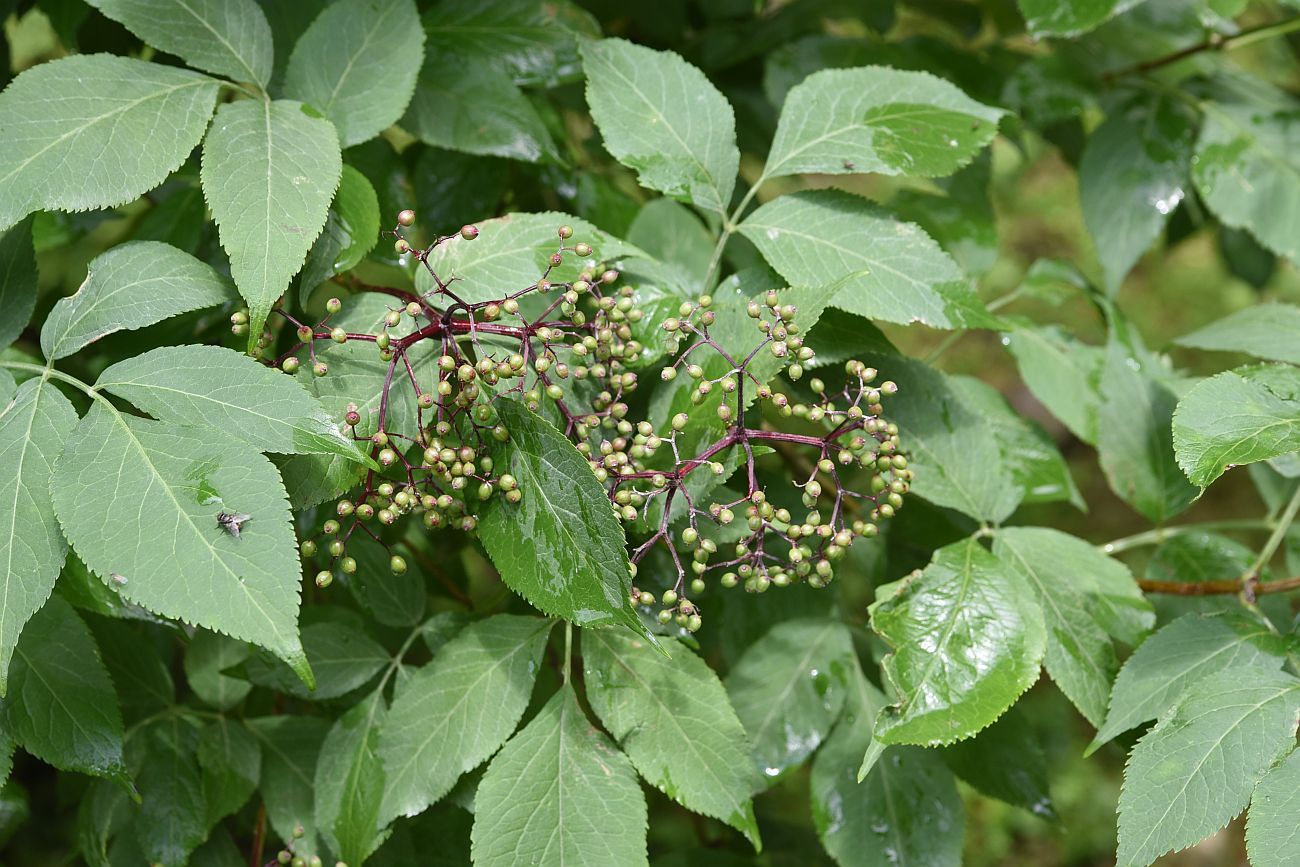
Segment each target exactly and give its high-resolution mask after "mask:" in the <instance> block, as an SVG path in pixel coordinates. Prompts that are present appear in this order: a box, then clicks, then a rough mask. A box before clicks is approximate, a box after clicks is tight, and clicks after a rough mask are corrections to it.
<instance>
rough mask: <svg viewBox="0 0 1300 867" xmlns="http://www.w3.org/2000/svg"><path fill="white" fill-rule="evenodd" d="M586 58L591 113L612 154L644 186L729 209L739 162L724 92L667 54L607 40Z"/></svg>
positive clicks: (588, 49) (587, 47) (587, 48)
mask: <svg viewBox="0 0 1300 867" xmlns="http://www.w3.org/2000/svg"><path fill="white" fill-rule="evenodd" d="M582 58H583V65H584V67H585V71H586V73H587V103H588V105H589V106H590V107H591V116H592V118H593V119H594V120H595V121H596V126H597V127H599V128H600V134H601V136H602V137H603V138H604V141H605V148H606V149H607V150H608V151H609V152H610V154H612V155H613V157H614V159H616V160H618V161H619V162H621V163H622V164H623V165H625V166H627V167H628V168H630V169H634V170H635V171H636V173H637V177H638V180H639V181H640V183H641V186H643V187H649V188H650V189H653V190H659V191H660V192H662V193H664V194H666V195H669V196H672V197H673V198H675V199H679V200H681V201H687V202H692V203H694V204H695V205H698V206H699V207H700V208H703V209H704V210H706V211H713V212H715V213H718V214H725V213H726V211H727V209H728V207H729V206H730V204H731V193H732V191H733V190H734V189H735V188H736V171H737V170H738V169H739V167H740V151H739V150H738V149H737V147H736V122H735V115H734V113H733V112H732V110H731V104H730V103H728V102H727V99H726V97H724V96H723V95H722V94H721V93H719V92H718V89H717V88H716V87H714V86H713V84H712V83H711V82H710V81H709V80H708V78H706V77H705V75H704V73H702V72H700V70H699V69H697V68H695V67H694V66H692V65H691V64H689V63H687V62H686V61H685V60H683V59H682V58H681V57H680V56H679V55H677V54H674V53H673V52H670V51H655V50H653V49H650V48H645V47H643V46H640V45H634V44H633V43H631V42H627V41H626V40H623V39H602V40H600V41H599V42H588V43H586V44H584V45H583V47H582Z"/></svg>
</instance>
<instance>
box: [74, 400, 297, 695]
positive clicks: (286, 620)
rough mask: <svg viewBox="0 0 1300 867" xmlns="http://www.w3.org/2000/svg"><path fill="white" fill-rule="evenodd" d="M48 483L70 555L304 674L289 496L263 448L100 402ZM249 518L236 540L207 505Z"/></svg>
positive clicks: (147, 599) (167, 609)
mask: <svg viewBox="0 0 1300 867" xmlns="http://www.w3.org/2000/svg"><path fill="white" fill-rule="evenodd" d="M51 491H52V493H53V495H54V509H55V512H56V513H57V514H58V516H59V523H60V524H61V525H62V527H63V532H64V534H65V535H66V536H67V537H68V541H69V542H71V544H72V547H73V548H74V549H76V551H77V555H78V556H79V557H81V559H82V560H83V561H85V563H86V565H87V566H89V567H90V568H91V569H92V570H94V571H95V572H96V573H97V574H98V575H99V576H100V577H101V578H103V579H104V580H106V581H108V580H110V576H112V575H119V576H121V577H122V579H124V580H121V581H120V580H117V579H113V586H115V587H117V589H118V592H119V593H120V594H121V595H122V596H124V597H125V598H127V599H130V600H132V601H134V602H137V603H139V604H140V605H142V606H144V607H145V608H148V609H149V610H151V611H154V612H157V613H158V614H162V615H164V616H167V617H178V618H181V619H183V620H185V621H187V622H190V623H194V624H196V625H199V626H206V627H208V628H209V629H215V630H218V631H220V632H224V633H226V634H228V635H230V636H231V637H233V638H238V639H241V640H244V641H250V642H253V643H254V644H258V645H260V646H262V647H266V648H267V649H269V650H271V651H272V652H273V653H275V654H276V655H277V656H279V657H280V658H281V659H284V660H285V661H286V662H288V663H289V664H290V666H292V667H293V668H294V670H295V671H296V672H297V673H298V676H299V677H301V678H303V679H304V680H305V681H307V682H310V678H311V671H310V669H309V668H308V667H307V664H306V659H305V657H304V656H303V653H302V645H301V644H300V643H299V641H298V628H297V619H298V601H299V600H298V590H299V581H300V576H301V571H300V567H299V564H298V552H297V546H296V544H295V542H294V535H293V528H292V526H291V524H290V520H289V504H288V502H287V501H286V500H285V494H284V486H283V485H281V484H280V479H279V476H277V475H276V472H275V467H274V466H272V464H271V462H270V461H268V460H267V459H266V458H265V457H263V456H261V455H259V454H256V453H255V452H254V453H250V451H249V450H248V447H247V446H245V445H243V444H242V443H240V442H238V441H237V440H234V439H231V438H229V437H228V436H226V435H225V434H222V433H220V432H218V431H215V430H208V429H195V428H183V427H174V426H172V425H168V424H164V423H161V422H153V421H149V420H147V419H138V418H127V417H125V416H122V415H120V414H119V413H118V412H117V411H116V410H113V409H110V408H107V407H106V405H105V404H104V403H102V402H97V403H96V404H95V406H94V407H93V408H92V409H91V410H90V412H89V413H87V414H86V417H85V418H84V419H82V420H81V423H80V424H79V425H77V428H76V430H75V431H74V432H73V434H72V436H71V438H70V445H69V447H68V448H67V449H65V450H64V453H63V457H62V458H61V459H60V462H59V467H58V468H57V470H56V471H55V474H54V482H53V484H52V488H51ZM221 511H227V512H231V513H235V514H241V515H249V516H251V517H250V518H249V519H248V520H247V522H246V523H244V524H243V529H242V531H241V533H240V535H239V537H238V538H236V537H234V536H232V535H230V534H228V533H225V532H223V531H222V530H221V528H220V527H218V525H217V522H216V518H217V513H219V512H221Z"/></svg>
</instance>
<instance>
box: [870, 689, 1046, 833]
mask: <svg viewBox="0 0 1300 867" xmlns="http://www.w3.org/2000/svg"><path fill="white" fill-rule="evenodd" d="M1022 708H1023V705H1014V706H1013V707H1012V708H1011V709H1010V710H1008V711H1007V712H1006V713H1004V714H1003V715H1002V716H1000V717H998V721H997V722H995V723H993V725H991V726H989V727H988V728H986V729H984V730H983V731H982V732H980V733H979V734H977V735H975V737H973V738H969V739H968V740H964V741H958V742H957V743H955V744H949V745H948V746H946V747H944V748H943V750H942V751H941V752H940V757H941V758H942V759H943V761H944V763H945V764H946V765H947V766H948V767H949V768H951V769H952V771H953V773H955V774H956V775H957V776H959V777H961V778H962V779H963V780H965V781H966V782H967V783H970V784H971V785H972V786H974V787H975V788H976V789H978V790H979V791H981V792H983V793H984V794H986V795H988V796H989V797H992V798H997V799H998V800H1000V801H1003V802H1004V803H1007V804H1011V805H1012V806H1016V807H1023V808H1024V809H1026V810H1028V811H1029V812H1031V813H1033V814H1034V815H1035V816H1038V817H1040V818H1043V819H1054V818H1056V808H1055V807H1054V806H1053V804H1052V794H1051V792H1050V791H1049V789H1048V782H1047V756H1046V754H1045V752H1044V750H1043V745H1042V743H1041V742H1040V741H1041V740H1042V739H1041V737H1040V736H1039V734H1038V732H1036V731H1035V730H1034V726H1033V725H1031V724H1030V720H1029V714H1028V713H1027V712H1026V711H1024V710H1023V709H1022ZM853 759H854V760H856V756H855V757H853Z"/></svg>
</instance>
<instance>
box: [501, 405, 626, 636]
mask: <svg viewBox="0 0 1300 867" xmlns="http://www.w3.org/2000/svg"><path fill="white" fill-rule="evenodd" d="M495 406H496V408H497V414H498V416H499V417H500V420H501V424H502V425H504V426H505V428H506V430H508V431H509V432H510V441H509V442H508V443H503V444H499V445H497V446H495V447H494V448H493V453H494V460H495V463H496V466H497V467H499V468H500V469H501V470H502V471H504V472H509V473H512V474H513V475H514V477H515V478H516V479H517V480H518V481H519V490H520V491H522V492H523V495H524V496H523V500H521V501H520V503H519V504H518V505H511V504H510V503H507V502H505V499H504V498H503V497H493V498H492V499H491V500H489V501H488V502H487V504H486V505H485V506H484V508H483V512H482V514H481V515H480V516H479V528H478V532H479V538H480V539H481V540H482V542H483V547H484V548H485V549H486V550H487V553H488V556H489V557H491V558H492V563H493V565H495V566H496V567H497V569H498V570H499V571H500V572H501V578H502V580H504V581H505V582H506V584H508V585H509V586H510V588H511V589H512V590H514V591H515V592H516V593H518V594H519V595H520V596H522V597H524V598H525V599H527V600H528V601H529V602H531V603H532V604H533V605H534V606H535V607H536V608H539V609H541V610H542V611H544V612H545V613H547V614H552V615H556V616H559V617H563V618H564V619H566V620H569V621H571V622H573V623H577V624H578V625H580V626H605V625H609V624H614V623H621V624H622V625H624V626H627V627H628V628H630V629H632V630H633V631H634V632H640V633H642V634H648V633H646V630H645V627H644V626H643V625H642V624H641V620H640V618H639V617H637V614H636V611H635V609H633V607H632V603H631V601H630V599H629V596H628V594H629V593H631V588H632V576H631V571H630V567H629V565H628V558H627V545H626V542H625V541H624V535H623V527H622V525H621V524H620V523H619V522H618V519H617V518H615V517H614V512H613V510H612V509H611V508H610V505H609V497H608V496H607V495H606V493H605V489H604V488H602V487H601V485H600V483H599V482H598V481H596V476H595V474H594V473H593V472H592V471H591V465H590V464H588V463H587V459H586V458H584V457H583V456H582V455H581V454H579V453H578V450H577V449H576V448H574V447H573V444H572V443H571V442H569V441H568V440H567V439H565V437H564V435H563V434H561V433H560V432H559V431H558V430H556V429H555V428H554V427H552V426H551V424H550V423H549V422H547V421H546V420H544V419H542V418H540V417H539V416H537V415H535V414H533V413H531V412H529V411H528V409H527V407H525V406H524V405H523V404H521V403H518V402H516V401H513V400H499V401H497V402H496V404H495Z"/></svg>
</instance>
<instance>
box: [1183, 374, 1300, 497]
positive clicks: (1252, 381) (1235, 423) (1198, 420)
mask: <svg viewBox="0 0 1300 867" xmlns="http://www.w3.org/2000/svg"><path fill="white" fill-rule="evenodd" d="M1173 441H1174V442H1173V444H1174V452H1175V453H1176V454H1177V455H1178V466H1180V467H1182V469H1183V472H1185V473H1186V474H1187V478H1188V479H1190V480H1191V482H1192V484H1194V485H1197V486H1199V487H1201V488H1205V487H1206V486H1207V485H1209V484H1210V483H1211V482H1213V481H1214V480H1215V479H1217V478H1218V477H1219V476H1221V475H1223V473H1224V471H1225V470H1228V469H1231V468H1232V467H1235V466H1240V465H1242V464H1250V463H1254V462H1256V461H1266V460H1268V459H1270V458H1275V457H1278V456H1279V455H1285V454H1288V453H1290V452H1294V451H1296V450H1297V449H1300V369H1297V368H1295V367H1291V366H1289V365H1282V364H1262V365H1256V366H1252V367H1239V368H1237V369H1236V370H1229V371H1226V372H1224V373H1220V374H1219V375H1218V376H1212V377H1210V378H1209V379H1205V380H1202V381H1201V382H1199V383H1197V384H1196V385H1195V386H1193V387H1192V389H1191V391H1189V392H1187V394H1185V395H1183V399H1182V400H1180V401H1179V402H1178V408H1177V409H1176V410H1175V411H1174V417H1173Z"/></svg>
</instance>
